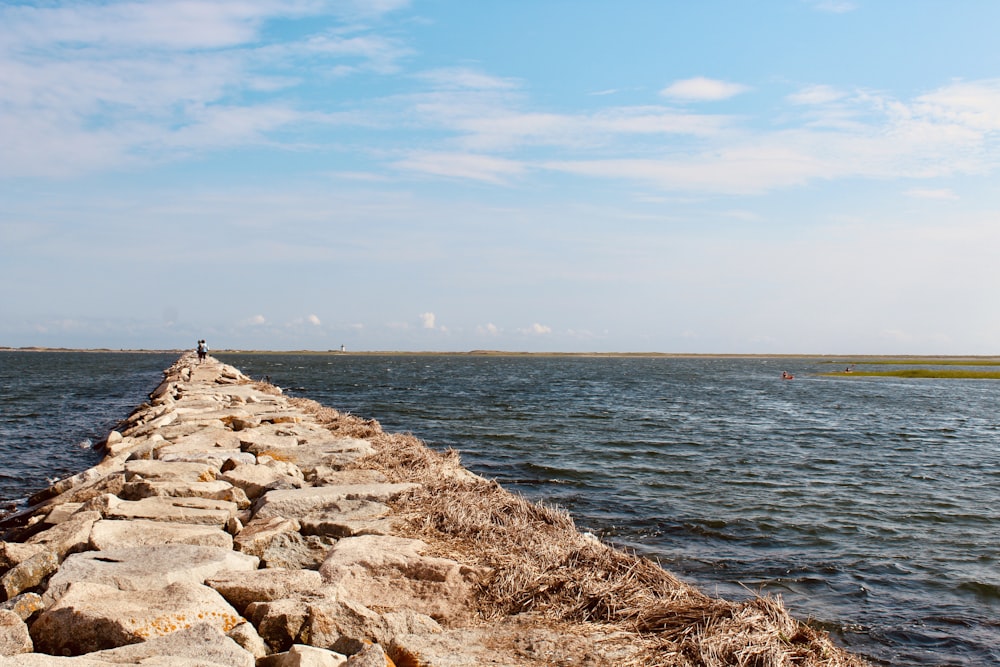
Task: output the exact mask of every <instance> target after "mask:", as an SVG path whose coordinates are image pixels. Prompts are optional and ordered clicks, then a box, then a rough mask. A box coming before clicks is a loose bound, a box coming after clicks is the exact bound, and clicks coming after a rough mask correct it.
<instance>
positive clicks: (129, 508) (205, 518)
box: [104, 496, 239, 527]
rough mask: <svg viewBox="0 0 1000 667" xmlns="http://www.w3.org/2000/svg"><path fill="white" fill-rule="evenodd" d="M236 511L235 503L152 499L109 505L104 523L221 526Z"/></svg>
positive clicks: (118, 502)
mask: <svg viewBox="0 0 1000 667" xmlns="http://www.w3.org/2000/svg"><path fill="white" fill-rule="evenodd" d="M237 511H239V507H237V505H236V503H232V502H228V501H225V500H211V499H209V498H168V497H163V496H156V497H152V498H143V499H142V500H134V501H133V500H116V501H112V502H111V503H110V504H109V506H108V508H107V509H106V510H105V512H104V518H105V519H125V520H132V519H149V520H151V521H169V522H176V523H196V524H199V525H209V526H220V527H221V526H225V525H226V524H227V523H228V522H229V520H230V519H231V518H233V517H235V516H236V512H237Z"/></svg>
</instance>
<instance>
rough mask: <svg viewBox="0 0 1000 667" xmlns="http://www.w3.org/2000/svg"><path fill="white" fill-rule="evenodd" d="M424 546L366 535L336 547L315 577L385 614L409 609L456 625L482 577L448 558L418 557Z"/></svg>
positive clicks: (479, 572)
mask: <svg viewBox="0 0 1000 667" xmlns="http://www.w3.org/2000/svg"><path fill="white" fill-rule="evenodd" d="M424 548H425V545H424V543H423V542H421V541H419V540H411V539H406V538H401V537H391V536H379V535H365V536H360V537H348V538H344V539H342V540H340V541H339V542H337V543H336V544H335V545H334V547H333V548H332V549H331V550H330V554H329V555H328V556H327V559H326V561H325V562H324V563H323V565H322V566H320V574H321V575H322V576H323V579H324V580H325V581H327V582H328V583H331V584H334V585H336V586H337V588H338V589H339V590H340V591H341V594H342V595H343V596H346V597H349V598H351V599H354V600H357V601H358V602H361V603H362V604H364V605H366V606H368V607H373V608H377V609H381V610H385V611H398V610H402V609H410V610H412V611H415V612H419V613H421V614H426V615H428V616H431V617H433V618H435V619H439V620H444V621H449V622H454V623H459V622H461V621H463V620H464V619H465V618H466V617H467V616H468V614H469V610H470V609H471V608H472V600H473V596H474V594H475V591H476V589H477V587H478V586H479V582H480V581H481V580H482V577H483V576H484V574H485V573H484V572H482V571H480V570H477V569H475V568H471V567H469V566H466V565H463V564H461V563H459V562H457V561H454V560H451V559H448V558H436V557H430V556H422V555H420V552H421V551H422V550H423V549H424Z"/></svg>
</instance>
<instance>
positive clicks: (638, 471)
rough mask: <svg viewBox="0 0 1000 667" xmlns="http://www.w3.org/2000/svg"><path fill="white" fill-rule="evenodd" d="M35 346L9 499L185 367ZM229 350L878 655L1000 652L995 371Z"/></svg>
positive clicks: (16, 360)
mask: <svg viewBox="0 0 1000 667" xmlns="http://www.w3.org/2000/svg"><path fill="white" fill-rule="evenodd" d="M26 354H29V353H0V364H2V366H0V451H2V452H3V454H4V458H5V462H6V463H7V464H8V465H6V466H5V471H4V475H3V476H2V477H0V498H3V499H13V498H18V497H23V496H24V495H27V493H28V492H30V491H33V490H36V489H37V488H39V487H40V486H44V485H45V481H44V478H45V477H47V476H51V475H54V474H60V472H59V471H63V470H65V471H72V470H70V469H79V468H83V467H86V466H88V465H92V461H93V457H94V454H93V452H92V451H91V450H88V449H86V448H85V447H81V446H80V445H81V443H83V442H85V441H86V440H88V439H89V440H91V441H95V440H96V439H99V438H100V437H102V436H103V435H104V434H105V433H106V432H107V429H108V428H109V427H110V426H113V425H114V422H115V421H117V420H118V419H121V418H123V417H124V416H125V415H126V414H127V413H128V412H129V411H130V410H131V409H132V408H133V407H134V406H135V405H137V404H138V403H140V402H141V401H142V400H143V399H144V398H145V393H147V392H149V391H150V390H152V389H153V387H154V386H155V385H156V384H157V383H158V381H159V379H160V371H162V369H164V368H166V367H167V366H169V365H170V364H171V363H172V362H173V361H174V360H175V359H176V356H175V355H166V356H159V357H157V356H156V355H125V354H122V355H96V356H95V355H84V354H71V353H64V354H56V355H41V356H35V357H31V358H30V359H25V358H24V357H25V355H26ZM30 354H34V355H39V354H40V353H30ZM219 358H220V359H222V360H223V361H225V362H227V363H231V364H233V365H235V366H236V367H238V368H240V369H241V370H243V371H244V372H245V373H247V374H249V375H251V376H253V377H256V378H264V377H265V376H268V377H269V379H270V380H271V381H272V382H273V383H275V384H277V385H279V386H281V387H283V388H284V389H285V390H286V392H287V393H289V394H290V395H295V396H303V397H308V398H312V399H315V400H318V401H320V402H321V403H323V404H325V405H329V406H331V407H334V408H337V409H339V410H341V411H344V412H351V413H353V414H357V415H359V416H363V417H371V418H375V419H377V420H378V421H379V422H380V423H381V424H382V426H383V428H385V429H386V430H390V431H408V432H412V433H413V434H414V435H416V436H418V437H420V438H421V439H423V440H424V441H425V442H427V443H428V445H430V446H432V447H434V448H439V449H443V448H449V447H450V448H454V449H456V450H458V451H459V452H460V453H461V455H462V460H463V462H464V463H465V465H466V467H468V468H470V469H471V470H473V471H475V472H477V473H479V474H481V475H483V476H486V477H489V478H495V479H497V480H498V481H499V482H500V483H501V484H503V485H504V486H505V487H507V488H508V489H510V490H512V491H516V492H519V493H521V494H523V495H526V496H528V497H530V498H532V499H537V500H544V501H546V502H549V503H554V504H557V505H560V506H562V507H565V508H566V509H568V510H569V511H570V512H571V513H572V515H573V516H574V518H575V520H576V522H577V525H578V526H579V527H580V528H581V529H583V530H589V531H592V532H594V533H595V534H598V535H600V536H601V537H602V538H603V539H605V540H608V541H611V542H614V543H616V544H619V545H622V546H624V547H626V548H629V549H633V550H635V551H637V552H639V553H642V554H644V555H647V556H649V557H651V558H655V559H657V560H659V561H660V562H661V563H662V564H663V565H664V567H666V568H667V569H669V570H671V571H673V572H674V573H676V574H678V575H679V576H681V577H682V578H684V579H686V580H688V581H690V582H692V583H695V584H697V585H699V586H700V587H701V588H702V589H704V590H706V591H707V592H710V593H717V594H719V595H722V596H725V597H730V598H742V597H746V596H747V595H750V594H753V593H758V592H763V593H771V594H778V595H781V597H782V598H783V599H784V601H785V603H786V606H787V607H788V608H789V609H790V610H791V611H792V613H793V614H794V615H796V616H797V617H799V618H802V619H808V620H810V622H812V623H814V624H816V625H817V626H820V627H823V628H825V629H827V630H828V631H830V632H831V634H833V636H834V637H835V639H837V640H838V641H839V643H841V644H842V645H844V646H846V647H848V648H850V649H852V650H855V651H857V652H859V653H862V654H864V655H866V656H868V657H869V658H871V659H872V660H873V661H875V662H877V663H882V664H891V665H998V664H1000V613H998V612H1000V567H998V558H1000V545H998V540H997V531H998V528H1000V459H998V454H1000V413H998V410H997V408H998V398H1000V383H997V382H995V381H975V380H897V379H891V378H863V377H850V376H841V377H823V376H821V375H820V374H821V373H823V372H827V371H830V370H837V367H834V366H831V365H829V364H823V363H820V362H812V361H808V360H780V361H779V360H774V359H671V358H645V359H643V358H622V359H615V358H575V357H573V358H568V357H550V358H545V357H477V356H467V355H455V356H440V357H439V356H434V357H427V356H353V355H350V354H346V355H335V356H313V355H236V354H232V355H219ZM13 367H16V369H15V370H14V371H13V372H12V371H11V370H10V369H11V368H13ZM782 370H788V371H789V372H792V373H794V374H795V375H796V379H795V380H793V381H790V382H787V381H782V380H781V379H780V374H781V371H782ZM32 396H34V397H35V398H31V397H32ZM46 397H47V398H46ZM32 401H34V403H32ZM32 405H34V407H32ZM74 464H76V465H74Z"/></svg>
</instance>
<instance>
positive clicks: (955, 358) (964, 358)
mask: <svg viewBox="0 0 1000 667" xmlns="http://www.w3.org/2000/svg"><path fill="white" fill-rule="evenodd" d="M185 350H186V348H184V349H180V348H178V349H163V350H150V349H111V348H68V347H40V346H28V347H5V346H0V352H86V353H121V354H178V353H181V352H184V351H185ZM211 354H213V355H228V354H260V355H289V354H294V355H309V356H356V357H359V356H370V357H385V356H398V357H578V358H589V357H594V358H601V357H603V358H639V359H657V358H662V359H790V360H794V359H810V360H816V361H854V362H857V363H875V362H878V361H887V362H890V363H900V362H906V361H919V362H923V363H934V362H943V363H947V364H956V363H958V364H961V363H963V362H967V363H972V362H985V361H994V362H1000V355H919V354H800V353H794V354H779V353H741V352H736V353H721V352H706V353H695V352H520V351H512V350H469V351H465V352H462V351H447V352H437V351H427V350H423V351H405V350H356V351H355V350H351V351H341V350H237V349H222V350H213V351H212V352H211Z"/></svg>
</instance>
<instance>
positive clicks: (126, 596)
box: [31, 581, 242, 655]
mask: <svg viewBox="0 0 1000 667" xmlns="http://www.w3.org/2000/svg"><path fill="white" fill-rule="evenodd" d="M241 620H242V619H241V618H240V616H239V614H237V613H236V610H235V609H233V608H232V607H231V606H230V605H229V603H228V602H226V601H225V600H224V599H223V598H222V596H221V595H219V594H218V593H216V592H215V591H214V590H212V589H211V588H208V587H207V586H202V585H200V584H192V583H188V582H178V583H173V584H170V585H168V586H165V587H163V588H159V589H157V590H156V593H155V594H152V595H151V594H148V593H147V594H139V595H137V594H136V592H135V591H122V590H119V589H117V588H114V587H112V586H105V585H103V584H97V583H91V582H86V581H79V582H76V583H73V584H71V585H70V586H69V588H68V589H67V591H66V594H65V595H63V596H62V598H60V599H59V601H58V602H56V603H55V604H54V605H53V606H52V607H50V608H49V609H46V610H45V611H44V612H42V614H41V616H39V617H38V620H37V621H35V622H34V623H33V624H32V626H31V637H32V639H33V640H34V642H35V650H36V651H39V652H42V653H50V654H53V655H83V654H85V653H91V652H93V651H99V650H103V649H110V648H117V647H119V646H125V645H127V644H136V643H139V642H142V641H146V640H148V639H152V638H154V637H162V636H165V635H169V634H171V633H173V632H176V631H178V630H183V629H185V628H188V627H191V626H193V625H196V624H199V623H208V624H209V625H212V626H214V627H216V628H218V629H219V630H220V631H222V632H223V633H226V632H228V631H229V630H231V629H233V628H234V627H235V626H236V625H237V624H238V623H240V622H241Z"/></svg>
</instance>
